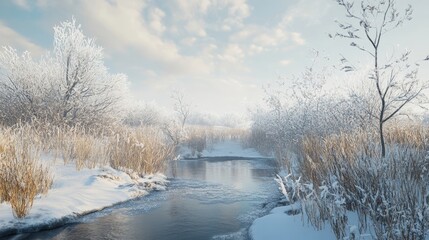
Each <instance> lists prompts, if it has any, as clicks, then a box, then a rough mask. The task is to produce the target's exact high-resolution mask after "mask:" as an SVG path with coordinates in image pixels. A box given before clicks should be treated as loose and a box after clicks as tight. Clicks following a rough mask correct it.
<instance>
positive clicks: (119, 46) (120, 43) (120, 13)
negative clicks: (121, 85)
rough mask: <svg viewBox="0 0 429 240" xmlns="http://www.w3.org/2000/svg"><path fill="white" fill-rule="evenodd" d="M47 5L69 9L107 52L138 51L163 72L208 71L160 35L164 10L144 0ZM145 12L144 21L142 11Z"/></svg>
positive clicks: (172, 42)
mask: <svg viewBox="0 0 429 240" xmlns="http://www.w3.org/2000/svg"><path fill="white" fill-rule="evenodd" d="M50 4H51V7H52V6H53V7H56V8H69V9H71V10H72V12H74V13H75V16H76V17H77V20H78V22H80V23H82V25H83V27H84V30H86V31H85V34H86V35H88V36H94V37H95V38H96V39H97V42H98V43H99V44H100V45H102V46H103V47H104V48H105V49H106V50H107V51H108V53H109V54H110V55H112V54H113V53H116V54H130V53H134V54H139V55H140V56H141V57H142V58H143V59H145V60H146V61H149V62H151V63H154V64H156V65H158V66H159V68H160V69H162V70H163V72H165V74H189V73H196V74H201V73H209V72H210V71H211V69H210V66H209V64H207V63H206V62H205V61H204V59H201V58H199V56H192V55H189V56H187V55H182V54H181V53H180V50H179V47H178V46H177V45H176V43H175V41H174V40H170V39H168V38H165V37H163V35H162V33H163V32H164V31H165V30H166V27H165V25H164V24H163V18H164V17H165V13H164V12H163V11H162V10H161V9H159V8H157V7H153V6H151V5H149V4H148V3H146V2H145V1H141V0H127V1H111V0H92V1H85V0H79V1H74V2H73V3H71V2H56V1H53V0H51V2H50ZM55 4H56V5H55ZM146 11H147V12H148V13H149V14H148V18H147V19H148V21H146V20H145V16H144V14H143V13H144V12H146ZM88 33H90V34H88Z"/></svg>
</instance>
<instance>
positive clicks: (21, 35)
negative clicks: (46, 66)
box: [0, 0, 429, 114]
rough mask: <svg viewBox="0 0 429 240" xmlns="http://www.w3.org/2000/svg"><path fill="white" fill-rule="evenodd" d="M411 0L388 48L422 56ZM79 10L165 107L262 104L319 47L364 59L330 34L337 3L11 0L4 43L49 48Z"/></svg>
mask: <svg viewBox="0 0 429 240" xmlns="http://www.w3.org/2000/svg"><path fill="white" fill-rule="evenodd" d="M398 2H399V3H400V4H404V3H406V1H403V0H401V1H398ZM408 2H409V3H410V4H412V5H413V7H414V19H413V21H411V22H410V23H407V24H406V26H404V27H401V28H400V29H397V30H395V31H394V32H392V33H390V34H389V35H388V39H387V40H386V41H387V42H386V45H385V46H386V47H385V49H384V50H387V51H393V50H394V51H396V50H401V49H404V48H408V49H411V50H412V51H413V52H414V53H415V55H416V58H417V59H418V58H423V57H425V56H426V55H428V54H429V47H428V33H427V31H428V29H429V21H428V19H427V17H426V12H427V9H429V8H428V7H429V2H428V1H425V0H410V1H408ZM399 7H401V5H400V6H399ZM72 16H74V17H75V18H76V20H77V21H78V23H80V24H81V25H82V28H83V30H84V34H85V35H86V36H89V37H93V38H95V39H96V40H97V43H98V44H99V45H101V46H102V47H103V48H104V49H105V55H106V65H107V66H108V67H109V68H110V70H111V71H112V72H117V73H125V74H127V75H128V78H129V80H130V87H131V92H132V95H133V97H134V98H135V99H137V100H141V101H145V102H154V103H156V104H158V105H160V106H165V107H167V108H168V107H170V106H171V99H170V96H171V93H172V91H174V90H179V91H182V92H183V93H185V94H186V95H187V99H188V101H192V102H193V105H194V109H195V110H197V111H204V112H213V113H217V114H223V113H233V112H235V113H245V112H246V110H247V108H249V107H253V106H254V105H255V104H258V103H260V102H261V100H262V98H263V96H264V91H263V88H262V87H263V86H267V85H268V84H270V83H272V82H274V81H276V80H277V79H278V78H279V76H291V75H294V74H299V73H300V72H301V71H302V70H303V68H304V67H305V66H307V65H309V64H311V58H312V55H311V52H312V49H316V50H318V51H321V52H323V53H324V54H325V55H327V56H329V58H330V59H331V61H332V62H329V63H327V62H325V63H323V64H327V65H331V64H332V65H333V64H337V63H338V62H339V59H340V53H341V54H343V55H345V56H350V57H351V58H352V59H355V60H356V61H359V62H361V64H362V65H365V62H366V59H365V58H361V57H360V56H363V55H362V53H361V52H359V51H357V50H356V49H353V48H350V47H348V46H347V42H345V41H343V40H338V39H329V38H328V33H334V32H335V30H336V25H335V23H334V20H335V19H344V13H343V12H342V9H341V8H340V7H338V6H336V3H335V1H334V0H271V1H261V0H122V1H121V0H116V1H115V0H91V1H88V0H62V1H56V0H34V1H29V0H6V1H1V2H0V45H1V46H4V45H10V46H12V47H14V48H17V49H18V50H29V51H30V52H32V53H33V55H34V56H35V57H37V56H40V55H41V54H42V53H43V52H44V51H46V50H49V49H50V48H51V45H52V41H53V26H54V25H56V24H59V23H60V22H61V21H64V20H70V19H71V18H72ZM422 73H423V76H422V77H425V76H427V74H426V73H427V71H426V72H425V70H423V71H422ZM335 81H341V80H338V78H336V80H334V83H333V84H335ZM348 81H350V80H348ZM343 84H344V82H343ZM346 85H347V83H346Z"/></svg>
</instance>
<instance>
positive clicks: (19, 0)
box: [12, 0, 30, 10]
mask: <svg viewBox="0 0 429 240" xmlns="http://www.w3.org/2000/svg"><path fill="white" fill-rule="evenodd" d="M12 2H13V3H14V4H15V5H17V6H18V7H20V8H22V9H25V10H29V9H30V4H29V3H28V1H27V0H13V1H12Z"/></svg>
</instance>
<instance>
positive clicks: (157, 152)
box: [108, 127, 174, 175]
mask: <svg viewBox="0 0 429 240" xmlns="http://www.w3.org/2000/svg"><path fill="white" fill-rule="evenodd" d="M108 149H109V155H110V158H109V159H110V165H111V166H112V167H113V168H116V169H119V170H124V169H125V170H127V169H131V170H133V171H135V172H136V173H138V174H139V175H143V174H146V173H154V172H161V171H164V170H165V167H166V165H165V163H166V161H167V160H168V159H169V158H171V157H172V154H173V153H174V146H173V145H171V144H167V143H166V139H165V136H164V135H163V133H162V131H161V130H160V129H157V128H150V127H145V128H140V129H134V130H133V131H130V130H127V129H123V130H122V131H118V132H117V134H116V135H115V136H113V137H112V138H111V140H110V143H109V147H108Z"/></svg>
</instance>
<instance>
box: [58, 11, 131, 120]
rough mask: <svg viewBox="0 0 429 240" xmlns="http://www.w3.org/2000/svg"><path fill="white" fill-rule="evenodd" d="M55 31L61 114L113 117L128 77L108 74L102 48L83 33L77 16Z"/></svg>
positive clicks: (70, 117)
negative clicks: (76, 19)
mask: <svg viewBox="0 0 429 240" xmlns="http://www.w3.org/2000/svg"><path fill="white" fill-rule="evenodd" d="M54 31H55V34H54V49H53V52H52V60H53V61H54V63H56V67H57V68H58V70H59V71H57V73H58V74H59V75H58V76H56V77H55V78H54V79H53V80H54V82H53V86H54V89H55V90H54V91H55V94H56V96H55V98H56V100H57V101H58V108H59V114H60V117H61V118H62V119H63V120H64V121H71V122H73V121H78V122H84V123H93V122H94V121H97V119H103V118H105V117H112V115H111V114H112V113H115V112H116V109H117V107H118V104H119V103H120V100H121V98H122V97H123V94H124V92H125V90H126V76H124V75H122V74H115V75H112V74H110V73H108V71H107V68H106V67H105V65H104V62H103V51H102V48H101V47H100V46H98V45H96V44H95V41H94V39H91V38H88V37H86V36H85V35H83V33H82V29H81V26H80V25H77V24H76V21H75V20H74V19H72V21H65V22H63V23H61V24H60V25H59V26H56V27H54Z"/></svg>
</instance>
